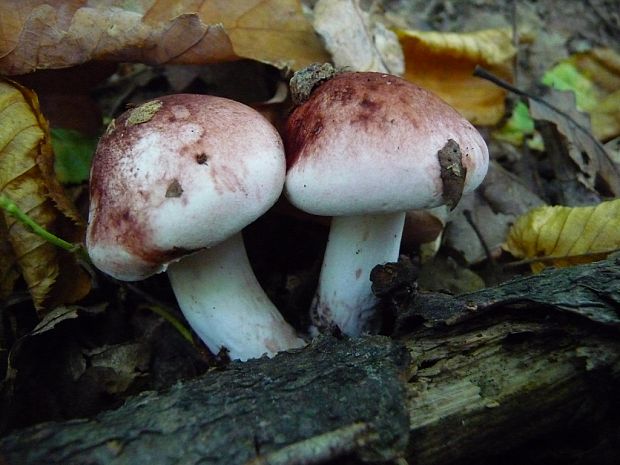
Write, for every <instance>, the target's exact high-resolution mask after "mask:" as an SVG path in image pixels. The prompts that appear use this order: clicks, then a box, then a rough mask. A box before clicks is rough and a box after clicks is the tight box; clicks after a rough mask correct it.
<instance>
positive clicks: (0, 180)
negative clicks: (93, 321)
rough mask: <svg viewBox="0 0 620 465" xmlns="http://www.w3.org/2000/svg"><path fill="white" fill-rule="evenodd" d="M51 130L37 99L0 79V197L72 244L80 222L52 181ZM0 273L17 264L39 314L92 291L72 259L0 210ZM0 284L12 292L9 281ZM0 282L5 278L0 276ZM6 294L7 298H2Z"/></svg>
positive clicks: (79, 233)
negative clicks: (1, 222)
mask: <svg viewBox="0 0 620 465" xmlns="http://www.w3.org/2000/svg"><path fill="white" fill-rule="evenodd" d="M53 163H54V157H53V153H52V150H51V145H50V136H49V128H48V126H47V122H46V121H45V119H44V117H43V115H42V114H41V113H40V111H39V106H38V101H37V97H36V95H35V94H34V93H32V92H31V91H29V90H28V89H26V88H24V87H21V86H19V85H17V84H15V83H11V82H9V81H0V194H3V195H5V196H7V197H8V198H10V199H11V200H12V201H14V202H15V203H16V204H17V206H18V207H19V208H20V209H21V210H22V211H24V212H26V213H27V214H28V215H29V216H30V217H31V218H32V219H33V220H35V221H36V222H37V223H38V224H39V225H41V226H43V227H44V228H46V229H48V230H49V231H51V232H55V233H57V234H59V235H61V236H62V237H63V238H65V239H68V240H71V241H76V242H77V241H80V240H81V238H82V235H83V225H82V224H81V219H80V216H79V214H78V213H77V211H76V210H75V207H74V206H73V204H72V202H71V200H70V199H69V198H68V197H67V196H66V195H65V193H64V191H63V189H62V187H61V186H60V184H59V183H58V181H57V180H56V178H55V177H54V168H53ZM0 214H1V215H2V217H3V223H4V225H5V226H6V228H0V233H2V235H0V242H1V243H2V246H1V247H0V248H2V249H7V250H8V249H10V251H11V253H8V254H2V255H1V256H0V270H3V269H14V267H13V265H12V263H15V264H17V266H18V269H19V273H20V274H21V275H22V276H23V278H24V280H25V281H26V284H27V285H28V289H29V291H30V294H31V296H32V299H33V301H34V304H35V306H36V307H37V309H38V310H43V309H45V308H51V307H53V306H55V305H58V304H59V303H69V302H74V301H76V300H78V299H80V298H81V297H83V296H84V295H86V294H87V293H88V291H89V290H90V278H89V277H88V275H87V274H86V273H85V272H84V271H83V270H82V269H81V268H80V266H79V265H78V264H77V262H76V260H75V257H74V256H73V255H72V254H69V253H67V252H65V251H62V250H59V249H58V248H56V247H55V246H53V245H51V244H49V243H48V242H46V241H45V240H43V239H42V238H40V237H39V236H37V235H35V234H34V233H32V232H31V231H30V230H29V229H27V228H26V227H25V226H24V225H23V224H22V223H20V222H18V221H17V220H16V219H15V218H14V217H12V216H10V215H8V214H7V213H6V212H4V211H1V212H0ZM8 276H9V278H8V279H9V281H6V282H3V283H2V288H3V290H4V291H5V292H10V290H11V289H12V285H8V284H7V283H10V281H11V280H12V279H13V278H12V277H11V276H13V275H12V274H11V273H9V274H8ZM3 279H6V278H5V277H4V276H3ZM5 295H6V294H5Z"/></svg>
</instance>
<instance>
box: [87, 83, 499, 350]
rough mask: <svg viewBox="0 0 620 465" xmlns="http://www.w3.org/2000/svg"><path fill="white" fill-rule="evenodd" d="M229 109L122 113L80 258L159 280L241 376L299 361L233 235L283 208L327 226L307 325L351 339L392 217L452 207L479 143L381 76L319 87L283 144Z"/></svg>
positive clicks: (395, 224)
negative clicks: (265, 361)
mask: <svg viewBox="0 0 620 465" xmlns="http://www.w3.org/2000/svg"><path fill="white" fill-rule="evenodd" d="M284 136H285V141H286V151H287V163H286V164H287V165H288V173H287V174H286V184H285V159H284V150H283V147H282V142H281V139H280V137H279V135H278V133H277V132H276V130H275V129H274V128H273V127H272V126H271V125H270V124H269V123H268V122H267V121H266V120H265V119H264V118H263V117H262V116H261V115H260V114H258V113H257V112H255V111H254V110H252V109H251V108H249V107H247V106H245V105H242V104H240V103H237V102H234V101H230V100H226V99H222V98H217V97H211V96H205V95H184V94H181V95H174V96H167V97H162V98H159V99H156V100H153V101H151V102H147V103H145V104H143V105H141V106H140V107H138V108H135V109H133V110H131V111H128V112H126V113H125V114H123V115H122V116H121V117H119V118H118V119H117V120H116V121H115V122H113V123H112V125H110V127H109V128H108V131H107V132H106V134H105V135H104V136H103V137H102V139H101V141H100V143H99V146H98V148H97V152H96V154H95V159H94V162H93V167H92V170H91V209H90V215H89V225H88V230H87V239H86V245H87V248H88V250H89V254H90V256H91V258H92V260H93V263H94V264H95V266H97V267H98V268H100V269H101V270H103V271H104V272H106V273H108V274H110V275H112V276H114V277H116V278H118V279H123V280H139V279H143V278H145V277H147V276H150V275H152V274H155V273H158V272H161V271H164V270H167V271H168V275H169V277H170V282H171V284H172V288H173V290H174V292H175V295H176V297H177V299H178V302H179V306H180V308H181V310H182V311H183V313H184V315H185V317H186V319H187V320H188V322H189V323H190V325H191V326H192V327H193V329H194V330H195V331H196V333H197V334H198V335H199V336H200V337H201V339H202V340H203V341H204V342H205V343H206V344H207V346H208V347H209V349H211V350H212V351H214V352H218V351H219V350H220V349H221V348H222V347H225V348H227V349H228V351H229V354H230V356H231V358H233V359H241V360H245V359H248V358H254V357H258V356H261V355H262V354H265V353H266V354H268V355H273V354H275V353H276V352H278V351H280V350H285V349H289V348H294V347H300V346H302V345H303V344H304V341H303V340H302V339H301V338H299V337H298V336H297V335H296V334H295V332H294V330H293V329H292V327H290V326H289V325H288V324H287V323H286V322H285V321H284V320H283V318H282V316H281V315H280V313H279V312H278V310H277V309H276V308H275V307H274V306H273V304H271V302H270V301H269V299H268V298H267V297H266V296H265V294H264V292H263V290H262V289H261V288H260V286H259V284H258V282H257V281H256V278H255V276H254V274H253V272H252V270H251V267H250V264H249V262H248V258H247V255H246V252H245V248H244V245H243V240H242V238H241V234H240V231H241V230H242V229H243V228H244V227H245V226H246V225H248V224H249V223H251V222H252V221H254V220H255V219H256V218H258V217H259V216H260V215H262V214H263V213H264V212H265V211H266V210H267V209H268V208H269V207H270V206H271V205H273V203H274V202H275V201H276V200H277V198H278V196H279V195H280V193H281V191H282V188H283V186H284V189H285V194H286V195H287V197H288V198H289V200H290V201H291V202H292V203H293V204H294V205H295V206H297V207H298V208H300V209H302V210H305V211H307V212H309V213H313V214H317V215H329V216H334V219H333V220H332V226H331V229H330V235H329V242H328V245H327V249H326V253H325V257H324V261H323V267H322V270H321V277H320V282H319V288H318V290H317V294H316V297H315V299H314V303H313V312H312V314H313V319H314V322H315V324H316V325H317V326H319V327H320V328H329V327H333V326H338V327H339V328H340V329H341V330H342V331H343V332H344V333H346V334H349V335H358V334H360V333H362V332H364V331H365V330H366V328H367V324H368V321H369V319H370V317H371V315H372V313H373V307H374V304H375V300H374V297H373V296H372V293H371V291H370V281H369V274H370V270H371V269H372V267H373V266H375V265H377V264H379V263H385V262H388V261H394V260H395V259H397V257H398V249H399V244H400V238H401V234H402V229H403V224H404V217H405V211H406V210H409V209H413V208H427V207H431V206H435V205H439V204H441V203H448V204H456V202H457V201H458V198H459V197H460V194H461V193H462V192H468V191H470V190H473V189H474V188H475V187H477V185H478V184H479V183H480V182H481V181H482V179H483V177H484V174H485V173H486V169H487V164H488V152H487V148H486V145H485V143H484V140H483V139H482V137H481V136H480V135H479V134H478V132H477V131H476V130H475V129H474V127H473V126H472V125H471V124H469V123H468V122H467V121H466V120H465V119H463V118H462V117H461V116H460V115H459V114H458V113H457V112H456V111H455V110H454V109H452V108H451V107H450V106H448V105H447V104H445V103H444V102H442V101H441V100H440V99H438V98H437V97H435V96H434V95H432V94H430V93H429V92H427V91H425V90H423V89H421V88H419V87H417V86H415V85H413V84H411V83H408V82H407V81H404V80H402V79H400V78H397V77H395V76H390V75H386V74H380V73H343V74H338V75H336V76H335V77H333V78H331V79H329V80H327V81H325V82H322V83H321V84H320V85H319V86H318V87H317V88H316V89H315V90H314V91H313V92H312V93H311V94H310V96H309V98H308V99H307V101H305V102H304V103H302V104H301V105H300V106H298V107H297V108H296V109H295V110H294V111H293V113H292V114H291V116H290V118H289V120H288V123H287V125H286V128H285V134H284Z"/></svg>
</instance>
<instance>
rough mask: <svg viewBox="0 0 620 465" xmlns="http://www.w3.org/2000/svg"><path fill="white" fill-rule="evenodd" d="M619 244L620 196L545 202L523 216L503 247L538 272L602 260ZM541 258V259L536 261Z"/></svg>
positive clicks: (516, 222) (513, 227)
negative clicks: (584, 202) (594, 201)
mask: <svg viewBox="0 0 620 465" xmlns="http://www.w3.org/2000/svg"><path fill="white" fill-rule="evenodd" d="M619 248H620V199H616V200H610V201H607V202H602V203H600V204H598V205H596V206H591V207H563V206H554V207H549V206H544V207H538V208H535V209H534V210H532V211H530V212H529V213H526V214H525V215H523V216H520V217H519V218H518V219H517V220H516V221H515V223H514V225H513V226H512V227H511V228H510V231H509V233H508V239H507V241H506V243H505V245H504V249H505V250H507V251H508V252H510V253H511V254H512V255H514V256H515V257H518V258H525V259H529V260H532V263H531V268H532V270H533V271H535V272H538V271H540V270H541V269H543V268H544V267H545V266H546V265H553V266H556V267H563V266H570V265H576V264H580V263H589V262H592V261H595V260H601V259H603V258H605V257H606V256H607V255H608V254H610V253H612V252H615V251H616V250H618V249H619ZM537 259H540V261H536V260H537Z"/></svg>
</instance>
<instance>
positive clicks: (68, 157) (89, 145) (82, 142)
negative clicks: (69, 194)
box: [51, 128, 97, 184]
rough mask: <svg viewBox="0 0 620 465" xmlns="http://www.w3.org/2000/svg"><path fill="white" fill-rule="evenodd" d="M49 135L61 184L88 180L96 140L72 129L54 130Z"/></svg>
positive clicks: (55, 167)
mask: <svg viewBox="0 0 620 465" xmlns="http://www.w3.org/2000/svg"><path fill="white" fill-rule="evenodd" d="M51 133H52V147H53V149H54V153H55V155H56V158H55V162H54V169H55V170H56V176H57V177H58V180H59V181H60V182H61V183H63V184H79V183H81V182H84V181H86V180H88V176H89V173H90V162H91V159H92V157H93V154H94V153H95V148H96V147H97V139H95V138H93V137H88V136H85V135H84V134H82V133H80V132H78V131H75V130H74V129H62V128H54V129H52V130H51Z"/></svg>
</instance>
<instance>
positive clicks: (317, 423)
mask: <svg viewBox="0 0 620 465" xmlns="http://www.w3.org/2000/svg"><path fill="white" fill-rule="evenodd" d="M386 270H388V271H389V273H391V275H392V277H394V276H396V277H398V276H399V275H401V276H402V275H404V274H406V273H404V272H403V271H402V270H401V269H399V267H398V266H396V267H395V268H387V269H386ZM403 273H404V274H403ZM396 281H398V282H400V285H399V286H396V287H397V289H396V290H392V291H390V292H386V293H384V294H383V302H384V305H387V306H392V308H395V309H397V311H398V315H397V319H396V322H395V330H394V337H391V338H388V337H385V336H368V337H363V338H356V339H348V338H337V337H320V338H318V339H316V340H315V341H313V342H312V344H310V345H309V346H308V347H306V348H304V349H301V350H296V351H292V352H289V353H282V354H279V355H278V356H276V357H275V358H273V359H266V358H264V359H260V360H254V361H250V362H246V363H232V364H230V365H229V366H228V367H226V368H224V369H222V370H216V371H211V372H208V373H206V374H205V375H203V376H201V377H199V378H196V379H193V380H191V381H187V382H181V383H178V384H177V385H175V386H174V387H173V388H171V389H170V390H168V391H166V392H161V393H157V392H145V393H142V394H141V395H139V396H137V397H135V398H132V399H130V400H128V401H127V402H126V403H125V404H124V405H123V406H122V407H120V408H119V409H117V410H114V411H109V412H103V413H101V414H99V415H98V416H97V417H95V418H92V419H84V420H72V421H67V422H62V423H54V422H50V423H44V424H40V425H36V426H34V427H30V428H26V429H22V430H18V431H14V432H12V433H10V434H9V435H7V436H5V437H4V438H2V439H0V463H2V460H4V463H6V464H8V465H22V464H24V465H25V464H43V463H45V464H84V463H88V464H133V463H149V464H150V465H155V464H172V463H174V464H197V463H200V464H227V465H230V464H254V465H257V464H310V463H319V462H323V461H325V460H328V459H335V458H338V457H340V459H339V461H338V462H335V463H359V462H368V461H375V462H379V461H380V462H385V461H392V462H393V463H406V462H407V461H408V462H409V463H416V464H450V463H459V464H461V463H496V462H497V461H499V460H501V461H502V462H505V463H519V462H523V461H526V462H527V463H543V462H544V463H560V462H561V463H571V462H576V461H577V459H579V460H581V462H580V463H584V462H586V463H587V462H592V463H594V462H596V463H614V460H615V459H616V458H617V455H616V454H617V453H618V431H620V428H619V426H620V420H619V418H620V416H619V415H618V413H619V412H620V402H619V401H618V400H617V398H618V396H617V395H615V394H616V393H617V392H618V389H619V388H620V338H619V337H618V336H619V333H620V260H619V259H616V260H607V261H602V262H598V263H594V264H590V265H582V266H577V267H573V268H567V269H561V270H552V271H549V272H544V273H542V274H540V275H536V276H530V277H525V278H519V279H516V280H513V281H510V282H507V283H504V284H502V285H501V286H498V287H495V288H490V289H486V290H484V291H481V292H477V293H472V294H468V295H464V296H460V297H451V296H447V295H442V294H416V293H415V292H408V291H407V285H408V284H407V280H406V279H401V280H400V281H399V280H398V279H397V280H396ZM409 284H411V283H409Z"/></svg>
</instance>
